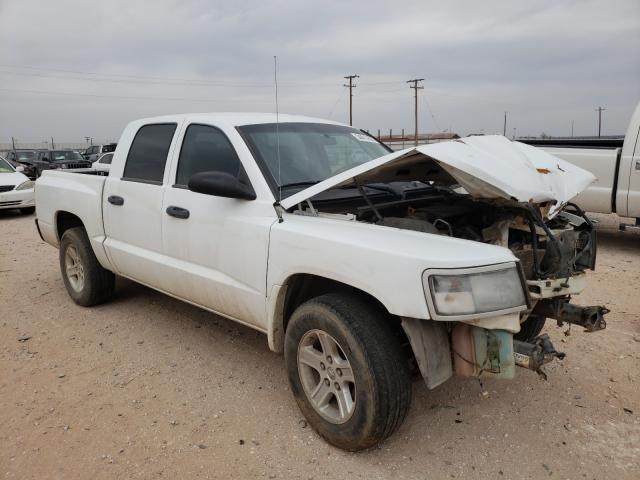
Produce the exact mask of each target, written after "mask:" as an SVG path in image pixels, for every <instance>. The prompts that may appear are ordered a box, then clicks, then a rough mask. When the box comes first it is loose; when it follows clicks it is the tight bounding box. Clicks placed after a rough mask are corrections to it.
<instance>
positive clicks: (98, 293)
mask: <svg viewBox="0 0 640 480" xmlns="http://www.w3.org/2000/svg"><path fill="white" fill-rule="evenodd" d="M69 250H71V251H72V252H73V253H74V256H75V258H77V260H78V263H79V264H80V265H81V267H82V272H83V281H82V285H81V286H80V287H79V286H78V284H77V282H76V288H74V286H73V284H72V282H73V279H70V278H69V275H68V274H67V265H66V256H67V253H68V251H69ZM59 259H60V272H61V273H62V280H63V281H64V286H65V287H66V289H67V293H69V296H70V297H71V298H72V299H73V301H74V302H76V303H77V304H78V305H81V306H83V307H90V306H92V305H97V304H99V303H103V302H105V301H107V300H108V299H109V298H110V297H111V296H112V294H113V291H114V289H115V275H114V274H113V273H112V272H110V271H109V270H105V269H104V268H102V266H101V265H100V263H99V262H98V259H97V258H96V256H95V254H94V253H93V249H92V248H91V245H90V243H89V237H87V232H86V231H85V229H84V228H83V227H74V228H70V229H68V230H67V231H65V232H64V234H63V235H62V238H61V239H60V250H59Z"/></svg>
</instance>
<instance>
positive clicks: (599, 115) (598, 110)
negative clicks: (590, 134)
mask: <svg viewBox="0 0 640 480" xmlns="http://www.w3.org/2000/svg"><path fill="white" fill-rule="evenodd" d="M604 110H606V108H604V107H598V108H596V112H598V138H600V133H602V112H603V111H604Z"/></svg>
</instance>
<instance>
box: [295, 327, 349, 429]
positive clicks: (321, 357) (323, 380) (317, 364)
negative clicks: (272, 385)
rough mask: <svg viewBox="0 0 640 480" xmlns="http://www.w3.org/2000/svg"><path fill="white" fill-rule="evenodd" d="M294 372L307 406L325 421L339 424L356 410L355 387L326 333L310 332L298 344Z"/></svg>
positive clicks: (337, 348)
mask: <svg viewBox="0 0 640 480" xmlns="http://www.w3.org/2000/svg"><path fill="white" fill-rule="evenodd" d="M298 372H299V375H300V381H301V382H302V387H303V388H304V392H305V394H306V395H307V399H308V400H309V403H311V406H312V407H313V408H314V410H315V411H316V412H318V414H319V415H320V416H321V417H322V418H324V419H325V420H327V421H329V422H331V423H335V424H339V423H344V422H346V421H347V420H349V419H350V418H351V415H353V411H354V410H355V406H356V383H355V378H354V376H353V369H352V368H351V363H349V359H348V358H347V356H346V355H345V353H344V349H343V348H342V347H341V346H340V344H339V343H338V342H337V341H336V339H335V338H333V337H332V336H331V335H329V334H328V333H326V332H324V331H322V330H310V331H308V332H307V333H305V334H304V336H303V337H302V338H301V339H300V343H299V344H298Z"/></svg>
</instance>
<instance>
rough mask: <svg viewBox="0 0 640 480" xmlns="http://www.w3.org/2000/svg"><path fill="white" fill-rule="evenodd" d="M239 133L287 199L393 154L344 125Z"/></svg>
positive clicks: (254, 128)
mask: <svg viewBox="0 0 640 480" xmlns="http://www.w3.org/2000/svg"><path fill="white" fill-rule="evenodd" d="M238 130H239V131H240V133H241V134H242V136H243V137H244V139H245V141H246V142H247V144H248V145H249V148H250V149H251V151H252V152H253V154H254V156H255V157H256V160H257V161H258V162H259V163H261V164H262V165H263V166H265V167H266V170H267V171H268V175H270V176H271V179H270V180H271V182H270V183H271V184H272V185H275V186H276V188H279V189H281V191H282V197H283V198H286V197H288V196H290V195H292V194H293V193H295V192H296V191H297V190H300V188H301V186H306V185H313V184H315V183H318V182H321V181H323V180H326V179H327V178H329V177H332V176H334V175H336V174H337V173H340V172H343V171H345V170H348V169H350V168H353V167H357V166H358V165H361V164H363V163H366V162H368V161H370V160H373V159H374V158H378V157H381V156H383V155H386V154H388V153H389V151H388V150H387V149H386V148H385V147H384V146H383V145H381V144H380V143H378V142H377V141H376V140H375V139H374V138H372V137H370V136H368V135H366V134H364V133H362V132H361V131H359V130H356V129H355V128H351V127H344V126H342V125H331V124H325V123H293V122H291V123H280V124H278V125H277V126H276V124H275V123H265V124H258V125H245V126H241V127H238Z"/></svg>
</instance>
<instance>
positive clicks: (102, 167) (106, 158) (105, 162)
mask: <svg viewBox="0 0 640 480" xmlns="http://www.w3.org/2000/svg"><path fill="white" fill-rule="evenodd" d="M111 160H113V152H110V153H105V154H103V155H102V156H100V158H98V160H96V161H95V162H93V163H92V164H91V168H93V169H94V170H98V171H101V172H108V171H109V167H110V166H111Z"/></svg>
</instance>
